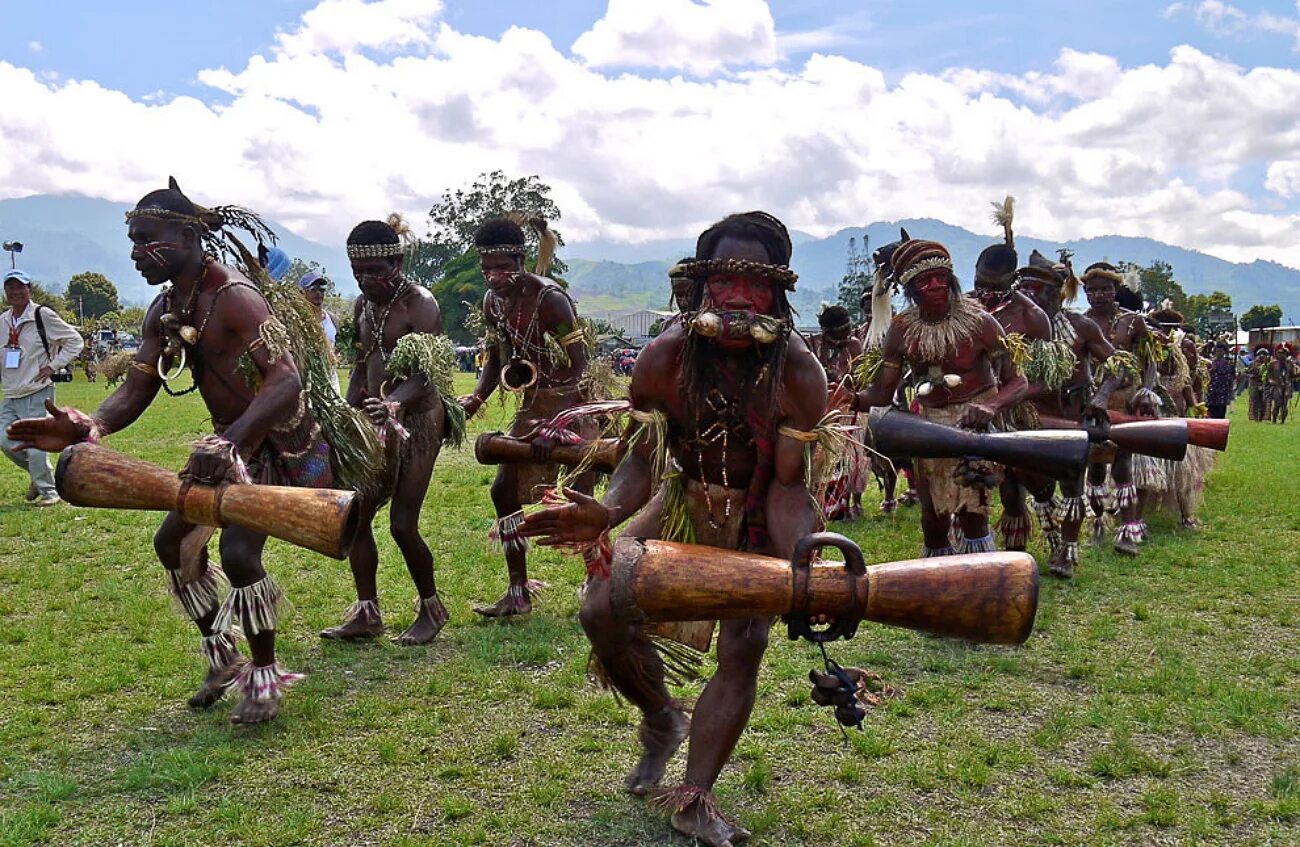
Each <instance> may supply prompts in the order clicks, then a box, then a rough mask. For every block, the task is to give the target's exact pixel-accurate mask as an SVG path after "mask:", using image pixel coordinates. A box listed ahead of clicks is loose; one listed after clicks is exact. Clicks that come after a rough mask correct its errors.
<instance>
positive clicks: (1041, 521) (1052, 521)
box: [1034, 495, 1061, 533]
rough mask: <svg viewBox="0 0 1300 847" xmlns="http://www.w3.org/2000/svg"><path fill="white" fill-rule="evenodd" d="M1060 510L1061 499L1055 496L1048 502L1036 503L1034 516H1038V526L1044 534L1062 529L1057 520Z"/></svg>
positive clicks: (1036, 501) (1039, 501) (1040, 501)
mask: <svg viewBox="0 0 1300 847" xmlns="http://www.w3.org/2000/svg"><path fill="white" fill-rule="evenodd" d="M1060 508H1061V498H1060V497H1056V496H1055V495H1053V497H1052V499H1050V500H1047V501H1042V500H1035V501H1034V514H1035V515H1037V516H1038V526H1039V528H1040V529H1042V531H1043V532H1044V533H1049V532H1055V531H1056V530H1058V529H1060V526H1059V525H1058V524H1057V520H1056V514H1057V512H1058V511H1059V510H1060Z"/></svg>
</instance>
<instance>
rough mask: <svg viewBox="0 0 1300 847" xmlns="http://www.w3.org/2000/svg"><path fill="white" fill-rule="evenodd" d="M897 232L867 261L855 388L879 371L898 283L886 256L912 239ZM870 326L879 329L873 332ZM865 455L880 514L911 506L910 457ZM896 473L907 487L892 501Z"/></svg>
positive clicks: (903, 383)
mask: <svg viewBox="0 0 1300 847" xmlns="http://www.w3.org/2000/svg"><path fill="white" fill-rule="evenodd" d="M898 233H899V239H898V241H892V242H890V243H888V244H883V245H881V246H880V247H877V248H876V249H875V250H874V251H873V252H872V254H871V260H872V262H873V263H874V264H875V266H876V272H875V275H874V278H873V280H872V284H871V285H870V286H867V288H866V290H865V291H863V292H862V297H861V299H860V300H859V305H860V306H861V308H862V315H863V317H864V318H865V322H864V323H863V324H862V326H861V327H860V328H859V329H858V337H859V338H860V339H861V340H862V350H863V354H862V358H861V359H860V360H859V362H858V367H857V368H856V369H855V373H854V381H855V382H856V384H857V386H858V388H865V387H866V386H867V385H869V384H870V383H872V382H875V381H876V378H877V377H878V376H879V373H880V346H881V345H882V344H883V343H884V341H885V332H886V331H887V330H888V329H889V322H890V321H891V320H893V317H894V307H893V302H892V301H893V295H894V287H895V285H896V284H897V282H898V281H897V279H895V277H894V268H893V265H891V264H890V259H891V258H892V257H893V255H894V251H895V250H897V249H898V246H899V245H900V244H902V243H903V242H905V241H910V240H911V238H912V237H911V236H910V235H908V234H907V230H905V229H903V228H902V227H899V230H898ZM872 327H877V328H879V332H876V331H874V330H873V329H872ZM910 379H911V374H904V375H903V377H902V378H900V379H899V381H898V389H897V390H896V391H895V392H894V400H893V404H892V405H893V406H894V408H896V409H899V410H900V411H904V412H905V411H907V387H908V383H909V381H910ZM869 455H870V457H871V459H870V461H871V473H872V474H873V475H874V476H875V477H876V483H877V484H878V485H879V486H880V490H881V494H882V498H881V501H880V513H881V514H884V515H892V514H893V513H894V512H895V511H897V510H898V505H899V503H902V504H903V505H904V506H915V505H916V504H917V502H918V500H919V498H918V497H917V495H916V487H915V484H914V480H915V478H916V475H915V469H914V466H913V464H912V459H911V457H908V456H897V457H895V456H883V455H881V454H879V453H877V452H876V451H874V450H872V451H871V452H870V453H869ZM900 476H901V477H902V478H903V479H904V480H905V481H906V482H907V490H906V491H904V492H903V494H902V496H901V497H899V498H898V499H897V500H895V499H894V492H895V491H896V490H897V486H898V478H899V477H900Z"/></svg>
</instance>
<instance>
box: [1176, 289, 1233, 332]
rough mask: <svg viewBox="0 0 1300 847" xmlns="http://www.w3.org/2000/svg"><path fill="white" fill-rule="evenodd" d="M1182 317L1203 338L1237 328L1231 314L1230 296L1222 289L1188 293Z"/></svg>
mask: <svg viewBox="0 0 1300 847" xmlns="http://www.w3.org/2000/svg"><path fill="white" fill-rule="evenodd" d="M1183 317H1185V318H1187V322H1188V323H1190V324H1191V325H1192V326H1193V327H1195V328H1196V332H1197V334H1198V335H1200V336H1202V337H1205V338H1209V337H1213V336H1216V335H1218V334H1219V333H1221V332H1232V331H1233V330H1234V329H1236V328H1237V321H1236V318H1234V317H1233V316H1232V298H1231V297H1229V296H1228V295H1227V294H1224V293H1223V292H1222V291H1211V292H1210V293H1209V294H1191V295H1189V296H1188V297H1187V306H1186V308H1185V309H1184V310H1183Z"/></svg>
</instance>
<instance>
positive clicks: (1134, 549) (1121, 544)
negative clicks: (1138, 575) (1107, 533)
mask: <svg viewBox="0 0 1300 847" xmlns="http://www.w3.org/2000/svg"><path fill="white" fill-rule="evenodd" d="M1115 552H1116V553H1118V554H1120V555H1121V556H1136V555H1137V554H1138V546H1137V542H1135V541H1130V540H1129V539H1127V538H1121V539H1116V541H1115Z"/></svg>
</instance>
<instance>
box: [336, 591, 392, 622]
mask: <svg viewBox="0 0 1300 847" xmlns="http://www.w3.org/2000/svg"><path fill="white" fill-rule="evenodd" d="M362 614H364V615H374V616H375V617H376V618H379V617H382V615H380V614H379V598H378V597H376V598H375V599H373V600H358V601H356V602H355V603H353V604H352V605H351V606H348V608H347V611H346V612H344V613H343V617H344V618H346V619H348V620H351V619H352V618H353V617H355V616H357V615H362Z"/></svg>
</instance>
